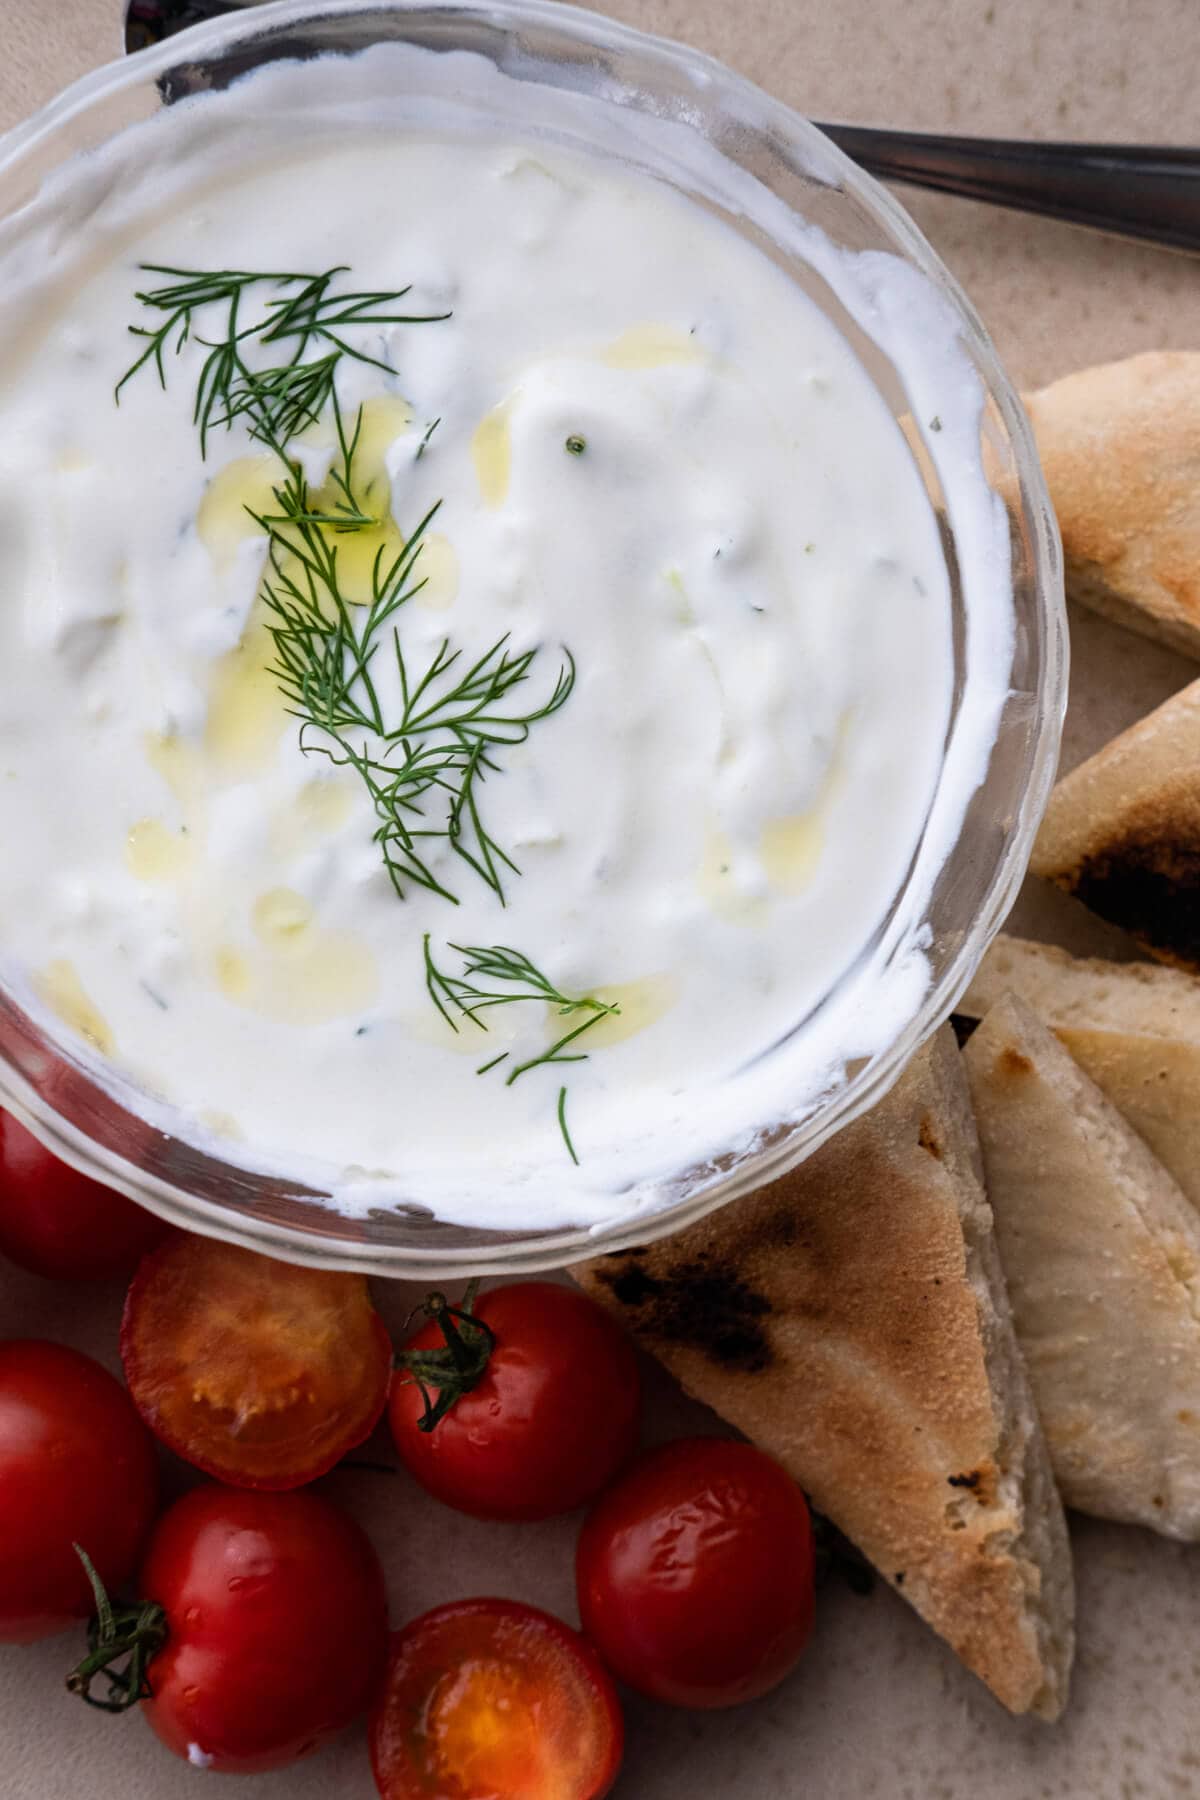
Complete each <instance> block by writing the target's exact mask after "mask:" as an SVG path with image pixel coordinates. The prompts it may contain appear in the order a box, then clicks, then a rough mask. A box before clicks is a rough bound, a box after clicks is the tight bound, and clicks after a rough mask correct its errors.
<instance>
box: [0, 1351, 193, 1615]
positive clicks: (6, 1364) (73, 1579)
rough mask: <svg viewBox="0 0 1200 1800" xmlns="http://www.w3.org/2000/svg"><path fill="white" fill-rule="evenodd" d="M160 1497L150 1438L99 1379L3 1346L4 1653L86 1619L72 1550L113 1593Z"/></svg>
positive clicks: (64, 1355) (88, 1363)
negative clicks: (80, 1552) (78, 1548)
mask: <svg viewBox="0 0 1200 1800" xmlns="http://www.w3.org/2000/svg"><path fill="white" fill-rule="evenodd" d="M157 1495H158V1466H157V1462H156V1459H155V1454H154V1445H153V1443H152V1441H151V1438H150V1434H149V1432H148V1431H147V1430H146V1428H145V1426H144V1425H143V1424H142V1422H141V1420H140V1419H139V1418H138V1416H137V1413H136V1412H135V1411H134V1409H133V1407H132V1405H131V1404H130V1401H129V1397H128V1395H127V1394H126V1393H125V1390H124V1389H123V1388H122V1387H121V1385H120V1383H119V1382H117V1381H114V1380H113V1378H112V1376H111V1375H110V1374H109V1373H108V1371H107V1370H106V1369H102V1368H101V1367H100V1365H99V1363H95V1362H93V1361H92V1359H91V1358H90V1357H88V1356H81V1355H80V1354H79V1353H78V1351H75V1350H68V1349H66V1348H65V1347H64V1346H63V1345H61V1344H46V1343H41V1342H36V1341H33V1340H21V1339H16V1340H11V1341H10V1342H8V1343H0V1643H7V1644H27V1643H32V1642H33V1641H34V1640H35V1639H37V1638H42V1637H49V1636H51V1635H52V1634H53V1633H54V1632H56V1631H62V1630H63V1629H64V1628H65V1627H66V1626H68V1625H70V1624H71V1622H72V1621H73V1620H75V1619H84V1618H87V1616H88V1614H89V1613H90V1612H91V1610H92V1593H91V1588H90V1587H89V1586H88V1580H87V1576H86V1575H85V1574H84V1570H83V1565H82V1563H81V1562H80V1561H79V1558H78V1556H77V1555H76V1554H75V1550H74V1546H75V1544H77V1543H78V1544H81V1545H82V1546H83V1548H84V1549H85V1550H86V1551H87V1552H88V1555H89V1556H90V1557H91V1559H92V1561H93V1562H94V1564H95V1565H96V1568H97V1569H98V1571H99V1573H100V1575H101V1577H102V1579H103V1580H104V1582H105V1584H106V1585H107V1586H110V1587H113V1588H116V1587H119V1586H120V1585H121V1584H122V1583H123V1582H125V1581H126V1580H127V1579H128V1578H129V1576H130V1574H131V1573H132V1571H133V1567H134V1564H135V1563H136V1561H137V1556H138V1552H139V1551H140V1549H141V1545H142V1540H143V1538H144V1537H145V1535H146V1532H147V1530H148V1528H149V1526H150V1522H151V1520H152V1518H153V1517H154V1507H155V1502H156V1500H157Z"/></svg>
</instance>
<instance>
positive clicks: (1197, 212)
mask: <svg viewBox="0 0 1200 1800" xmlns="http://www.w3.org/2000/svg"><path fill="white" fill-rule="evenodd" d="M821 130H822V131H824V132H826V133H827V134H828V135H829V136H830V137H831V138H832V139H833V140H834V142H835V143H836V144H838V145H839V146H840V147H841V148H842V149H843V150H844V151H845V152H846V154H847V155H848V156H852V157H853V158H854V160H855V162H859V163H861V164H862V165H863V167H864V168H866V169H869V170H870V171H871V173H872V174H873V175H881V176H883V177H885V178H886V179H887V180H889V181H907V182H911V183H913V184H914V185H915V186H917V187H926V188H936V189H939V190H940V191H941V192H942V193H946V194H959V195H962V196H964V197H965V198H966V199H969V200H988V201H991V202H992V204H993V205H996V206H1011V207H1015V208H1016V209H1017V210H1018V211H1021V212H1035V213H1045V214H1048V215H1049V217H1050V218H1052V219H1068V220H1070V221H1071V222H1072V223H1073V224H1076V225H1090V226H1092V227H1093V228H1094V229H1095V230H1097V231H1109V232H1115V233H1117V234H1118V235H1119V236H1121V237H1131V238H1143V239H1148V240H1149V241H1150V242H1151V243H1155V244H1169V245H1171V246H1172V248H1174V249H1176V250H1200V150H1187V149H1177V148H1170V147H1164V146H1161V145H1156V144H1147V145H1141V144H1035V143H1028V142H1023V141H1022V140H1020V139H1016V138H973V137H940V136H927V135H925V134H924V133H921V132H915V131H883V130H878V131H877V130H872V129H871V128H870V127H868V126H863V125H822V126H821Z"/></svg>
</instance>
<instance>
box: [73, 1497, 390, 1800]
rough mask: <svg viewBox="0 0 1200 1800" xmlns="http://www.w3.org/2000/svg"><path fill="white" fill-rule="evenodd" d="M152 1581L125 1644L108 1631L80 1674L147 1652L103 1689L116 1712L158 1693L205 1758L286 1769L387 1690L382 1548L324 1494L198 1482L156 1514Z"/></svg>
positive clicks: (158, 1701) (175, 1733) (219, 1766)
mask: <svg viewBox="0 0 1200 1800" xmlns="http://www.w3.org/2000/svg"><path fill="white" fill-rule="evenodd" d="M141 1591H142V1594H143V1596H144V1597H145V1598H144V1603H143V1605H142V1606H141V1607H139V1608H135V1609H130V1610H128V1611H124V1610H117V1612H116V1630H117V1633H118V1634H122V1635H124V1644H123V1646H122V1645H119V1644H114V1645H113V1646H112V1653H111V1657H110V1656H108V1655H107V1654H106V1647H105V1644H104V1634H103V1631H102V1630H101V1632H100V1634H99V1635H100V1639H101V1642H100V1645H99V1649H98V1652H97V1653H93V1655H92V1656H90V1657H89V1658H88V1660H87V1662H86V1663H85V1664H83V1665H81V1668H80V1670H79V1671H77V1672H76V1674H75V1675H74V1676H73V1677H72V1679H71V1686H72V1687H73V1688H75V1689H76V1691H83V1692H85V1693H86V1692H88V1690H89V1688H92V1687H94V1686H95V1684H97V1683H98V1682H102V1681H103V1680H104V1675H103V1672H102V1668H103V1664H104V1663H105V1662H106V1661H107V1660H111V1661H112V1662H114V1663H116V1662H117V1661H119V1660H120V1659H121V1657H122V1656H123V1655H124V1654H127V1653H128V1651H129V1650H130V1649H133V1650H134V1651H135V1653H136V1656H137V1658H138V1661H137V1662H136V1663H135V1664H133V1665H131V1667H130V1669H129V1670H127V1671H126V1672H125V1674H124V1677H122V1674H121V1672H120V1671H117V1683H118V1685H116V1686H115V1687H114V1689H113V1695H115V1698H113V1697H111V1696H110V1698H109V1699H108V1700H105V1699H104V1698H103V1697H102V1696H97V1695H95V1694H93V1695H92V1698H93V1699H94V1700H95V1701H96V1703H97V1704H100V1705H108V1706H110V1707H111V1708H112V1709H113V1710H119V1709H123V1708H124V1707H125V1706H126V1705H129V1704H133V1703H135V1702H136V1700H137V1698H138V1694H139V1692H141V1693H142V1694H145V1693H146V1692H147V1691H148V1693H149V1696H150V1697H149V1698H147V1699H145V1701H144V1711H145V1713H146V1717H147V1719H148V1720H149V1722H150V1724H151V1725H152V1726H153V1728H154V1730H155V1731H156V1732H157V1734H158V1736H159V1737H160V1738H161V1739H162V1741H163V1743H164V1744H166V1746H167V1748H168V1749H169V1750H173V1751H174V1752H175V1754H176V1756H181V1757H183V1759H184V1760H185V1761H186V1762H190V1763H191V1764H192V1765H193V1767H195V1768H199V1769H214V1770H217V1771H218V1772H222V1773H226V1774H256V1773H260V1772H262V1771H265V1770H268V1769H282V1768H285V1767H287V1765H288V1764H290V1763H294V1762H296V1761H298V1760H299V1758H300V1757H302V1756H308V1755H309V1754H310V1753H311V1752H312V1751H314V1750H318V1749H319V1748H320V1747H321V1745H322V1744H323V1743H325V1742H326V1740H327V1739H328V1738H330V1737H332V1736H333V1735H334V1734H335V1733H336V1732H339V1731H341V1730H342V1729H343V1728H344V1727H345V1726H346V1725H348V1724H350V1722H351V1721H352V1720H353V1719H355V1718H357V1717H358V1716H359V1714H360V1713H362V1712H365V1711H366V1709H367V1707H368V1706H369V1704H370V1703H371V1701H372V1699H373V1698H374V1696H375V1693H376V1691H377V1690H378V1685H379V1681H380V1678H381V1676H382V1674H383V1670H384V1666H385V1664H386V1661H387V1597H386V1594H385V1591H384V1582H383V1573H382V1571H381V1569H380V1567H379V1559H378V1558H377V1556H376V1555H375V1552H374V1550H373V1549H372V1548H371V1545H370V1543H369V1542H368V1541H367V1538H366V1536H365V1535H364V1533H363V1532H362V1531H361V1530H360V1529H359V1527H358V1526H357V1525H356V1524H355V1523H354V1521H353V1519H351V1518H349V1517H348V1516H347V1515H346V1514H345V1513H343V1512H342V1511H341V1510H340V1509H339V1508H338V1507H336V1506H333V1505H331V1504H330V1502H329V1501H328V1500H324V1499H322V1498H321V1497H320V1496H319V1495H317V1494H262V1493H247V1492H244V1491H240V1490H237V1489H233V1488H222V1487H212V1486H205V1487H200V1488H195V1489H193V1491H192V1492H191V1493H190V1494H186V1495H185V1496H184V1498H183V1499H182V1500H180V1501H178V1502H177V1503H176V1504H175V1505H174V1506H173V1507H171V1509H170V1510H169V1511H168V1512H166V1513H164V1515H163V1517H162V1518H161V1519H160V1520H159V1523H158V1525H157V1527H156V1528H155V1531H154V1535H153V1537H152V1538H151V1540H150V1547H149V1550H148V1552H147V1555H146V1560H145V1563H144V1564H143V1566H142V1575H141ZM151 1601H154V1602H157V1606H151V1605H149V1604H148V1603H149V1602H151ZM131 1636H132V1639H133V1640H135V1641H133V1642H131ZM147 1658H148V1660H147Z"/></svg>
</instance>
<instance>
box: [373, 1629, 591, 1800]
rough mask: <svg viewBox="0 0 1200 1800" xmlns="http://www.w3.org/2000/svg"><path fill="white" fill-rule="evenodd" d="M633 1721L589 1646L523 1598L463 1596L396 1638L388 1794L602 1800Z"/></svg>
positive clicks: (383, 1725) (383, 1777) (378, 1751)
mask: <svg viewBox="0 0 1200 1800" xmlns="http://www.w3.org/2000/svg"><path fill="white" fill-rule="evenodd" d="M623 1745H624V1727H623V1724H622V1720H621V1708H620V1703H619V1702H618V1700H617V1696H616V1691H615V1689H614V1688H613V1684H612V1682H611V1681H610V1679H609V1677H608V1675H607V1674H606V1673H605V1671H604V1668H603V1667H602V1665H601V1663H600V1661H599V1658H598V1657H597V1656H596V1653H595V1651H594V1650H593V1649H592V1648H591V1646H590V1645H589V1644H587V1643H585V1641H584V1640H583V1638H581V1637H580V1636H579V1634H578V1633H577V1632H574V1631H572V1630H571V1628H570V1627H569V1626H568V1625H564V1624H563V1623H562V1621H561V1620H559V1619H555V1618H552V1617H551V1616H550V1614H549V1613H544V1612H539V1611H538V1609H537V1608H536V1607H533V1606H522V1605H520V1604H519V1603H518V1602H516V1601H514V1600H460V1601H457V1602H456V1603H455V1604H453V1605H451V1606H439V1607H438V1608H437V1609H436V1610H435V1611H434V1612H429V1613H426V1614H425V1615H424V1616H423V1617H422V1618H420V1619H416V1620H414V1621H413V1623H412V1624H411V1625H408V1626H406V1627H405V1629H404V1630H403V1631H398V1632H397V1633H396V1634H395V1636H394V1637H393V1639H392V1654H391V1661H390V1663H389V1665H388V1673H387V1680H386V1683H385V1686H384V1690H383V1697H382V1699H381V1700H380V1702H379V1704H378V1706H377V1707H376V1709H375V1712H374V1715H373V1717H372V1719H371V1764H372V1767H373V1768H374V1771H375V1784H376V1786H377V1787H378V1789H379V1792H380V1793H381V1794H382V1795H383V1800H433V1797H434V1796H436V1797H437V1800H451V1796H453V1800H601V1796H602V1795H604V1794H607V1793H608V1792H609V1790H610V1788H611V1787H612V1784H613V1782H614V1781H615V1780H616V1778H617V1771H618V1769H619V1768H620V1766H621V1752H622V1748H623Z"/></svg>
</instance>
